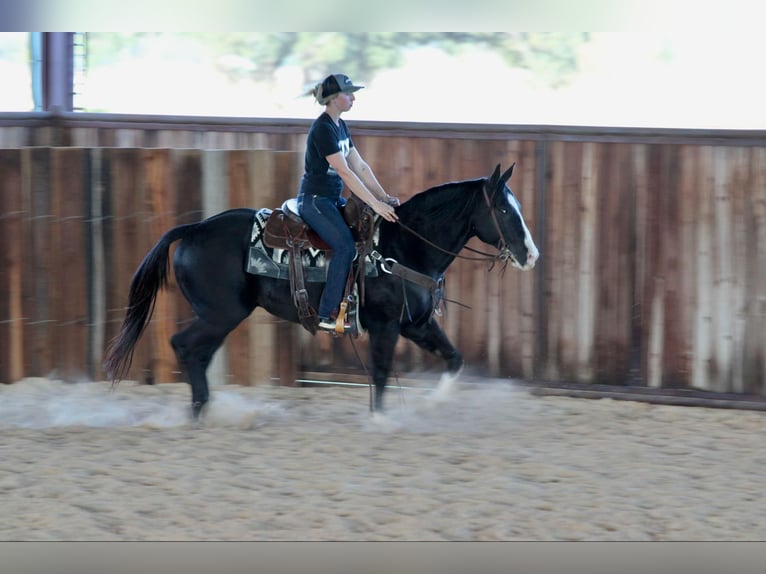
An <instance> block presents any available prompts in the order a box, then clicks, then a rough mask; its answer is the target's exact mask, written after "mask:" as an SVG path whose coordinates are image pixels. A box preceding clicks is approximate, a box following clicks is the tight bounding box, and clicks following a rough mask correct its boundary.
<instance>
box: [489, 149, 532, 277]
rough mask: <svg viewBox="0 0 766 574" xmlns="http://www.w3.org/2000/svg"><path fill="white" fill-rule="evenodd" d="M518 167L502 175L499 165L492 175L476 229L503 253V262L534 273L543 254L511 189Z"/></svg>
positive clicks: (501, 257) (501, 256)
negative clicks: (512, 178)
mask: <svg viewBox="0 0 766 574" xmlns="http://www.w3.org/2000/svg"><path fill="white" fill-rule="evenodd" d="M515 165H516V164H515V163H514V164H513V165H511V167H509V168H508V169H507V170H506V171H505V173H503V174H502V175H500V164H497V167H495V171H494V172H493V173H492V175H491V176H490V177H489V178H487V179H485V180H484V189H483V195H484V198H483V200H482V202H481V207H480V208H479V210H478V211H477V214H476V218H475V221H474V228H475V229H476V235H477V236H478V238H479V239H481V240H482V241H483V242H484V243H487V244H490V245H494V246H495V247H497V248H498V249H499V250H500V254H499V255H498V257H499V258H500V259H502V260H504V261H507V260H510V261H511V263H512V264H513V266H514V267H518V268H519V269H532V268H533V267H534V266H535V262H536V261H537V258H538V257H539V256H540V252H539V251H538V250H537V246H535V242H534V240H533V239H532V234H531V233H530V232H529V229H528V228H527V224H526V223H525V222H524V216H523V215H522V213H521V204H520V203H519V200H518V199H516V196H515V195H513V191H511V188H510V187H508V180H509V179H510V178H511V174H513V168H514V166H515Z"/></svg>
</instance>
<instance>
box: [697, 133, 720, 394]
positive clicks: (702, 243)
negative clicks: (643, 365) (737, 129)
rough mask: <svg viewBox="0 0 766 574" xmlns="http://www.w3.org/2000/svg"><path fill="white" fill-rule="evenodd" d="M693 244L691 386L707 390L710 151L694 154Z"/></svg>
mask: <svg viewBox="0 0 766 574" xmlns="http://www.w3.org/2000/svg"><path fill="white" fill-rule="evenodd" d="M698 158H699V159H698V162H699V163H698V168H699V169H698V171H699V175H698V177H697V206H696V207H697V211H696V218H695V219H696V222H697V223H696V238H695V239H696V241H695V249H694V251H693V253H692V256H693V257H694V259H695V269H696V284H695V289H696V297H695V299H696V301H697V307H696V310H695V314H694V319H693V320H694V339H693V343H692V344H693V351H692V352H693V357H694V359H693V361H692V373H691V385H692V386H693V387H695V388H698V389H711V375H712V374H713V372H712V366H713V362H712V357H711V353H712V352H713V345H714V343H713V332H712V331H713V251H712V250H713V233H714V216H713V211H714V203H715V195H714V194H715V191H714V188H715V186H714V173H713V148H712V147H702V148H700V149H699V150H698Z"/></svg>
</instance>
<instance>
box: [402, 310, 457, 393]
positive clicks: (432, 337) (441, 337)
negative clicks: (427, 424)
mask: <svg viewBox="0 0 766 574" xmlns="http://www.w3.org/2000/svg"><path fill="white" fill-rule="evenodd" d="M402 335H403V336H404V337H406V338H407V339H409V340H410V341H412V342H413V343H415V344H416V345H418V346H419V347H420V348H422V349H425V350H426V351H428V352H429V353H433V354H434V355H436V356H437V357H441V358H442V359H444V361H445V363H446V367H447V370H446V371H445V373H444V374H443V375H442V377H441V379H440V380H439V385H438V387H437V389H436V392H435V394H436V396H446V395H448V394H450V393H451V392H452V389H453V387H454V385H455V382H456V381H457V379H458V377H459V376H460V372H461V371H462V370H463V356H462V355H461V354H460V351H458V350H457V347H455V345H453V344H452V342H451V341H450V340H449V339H448V338H447V335H445V334H444V331H442V328H441V327H440V326H439V324H438V323H437V322H436V321H435V320H434V319H433V317H432V318H431V319H429V321H428V322H427V323H426V324H425V325H420V326H415V325H407V326H405V327H404V328H403V329H402Z"/></svg>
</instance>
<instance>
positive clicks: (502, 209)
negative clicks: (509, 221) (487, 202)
mask: <svg viewBox="0 0 766 574" xmlns="http://www.w3.org/2000/svg"><path fill="white" fill-rule="evenodd" d="M497 209H498V211H499V212H500V213H502V214H503V215H505V214H506V213H508V208H507V207H498V208H497Z"/></svg>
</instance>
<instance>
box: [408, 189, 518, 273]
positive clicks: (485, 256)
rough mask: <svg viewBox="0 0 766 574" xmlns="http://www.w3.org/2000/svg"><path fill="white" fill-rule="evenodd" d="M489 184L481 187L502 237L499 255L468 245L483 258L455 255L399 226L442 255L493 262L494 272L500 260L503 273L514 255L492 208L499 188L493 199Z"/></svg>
mask: <svg viewBox="0 0 766 574" xmlns="http://www.w3.org/2000/svg"><path fill="white" fill-rule="evenodd" d="M487 183H488V182H484V183H483V184H482V187H481V192H482V195H483V197H484V201H485V203H486V204H487V207H488V208H489V213H490V216H491V217H492V223H494V225H495V229H496V230H497V234H498V235H499V236H500V240H499V241H498V242H497V246H496V247H497V249H498V253H494V254H493V253H487V252H485V251H480V250H479V249H474V248H473V247H470V246H468V245H465V246H464V247H463V249H467V250H468V251H472V252H473V253H477V254H478V255H481V257H470V256H468V255H461V254H460V253H455V252H452V251H449V250H448V249H444V248H443V247H441V246H439V245H436V244H435V243H434V242H433V241H431V240H430V239H427V238H426V237H423V236H422V235H421V234H420V233H418V232H417V231H415V230H414V229H412V228H411V227H409V226H408V225H406V224H404V223H402V222H401V221H397V223H398V224H399V226H400V227H401V228H402V229H404V230H406V231H408V232H409V233H411V234H412V235H414V236H415V237H417V238H418V239H420V240H421V241H423V242H424V243H426V244H427V245H429V246H431V247H433V248H434V249H437V250H439V251H441V252H442V253H446V254H447V255H451V256H452V257H457V258H460V259H467V260H469V261H487V260H489V261H491V262H492V265H491V266H490V270H492V267H494V265H495V263H496V262H497V261H498V260H499V261H501V262H503V264H504V265H503V271H505V267H506V266H507V265H508V262H509V261H512V260H513V254H512V253H511V250H510V249H509V248H508V243H507V242H506V240H505V235H503V230H502V228H501V227H500V222H499V221H498V220H497V214H496V213H495V209H494V208H493V207H492V206H493V205H494V199H495V195H497V192H498V191H499V189H500V188H499V187H498V188H497V189H496V190H495V191H494V193H493V194H492V197H491V198H490V197H489V194H488V193H487Z"/></svg>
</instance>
